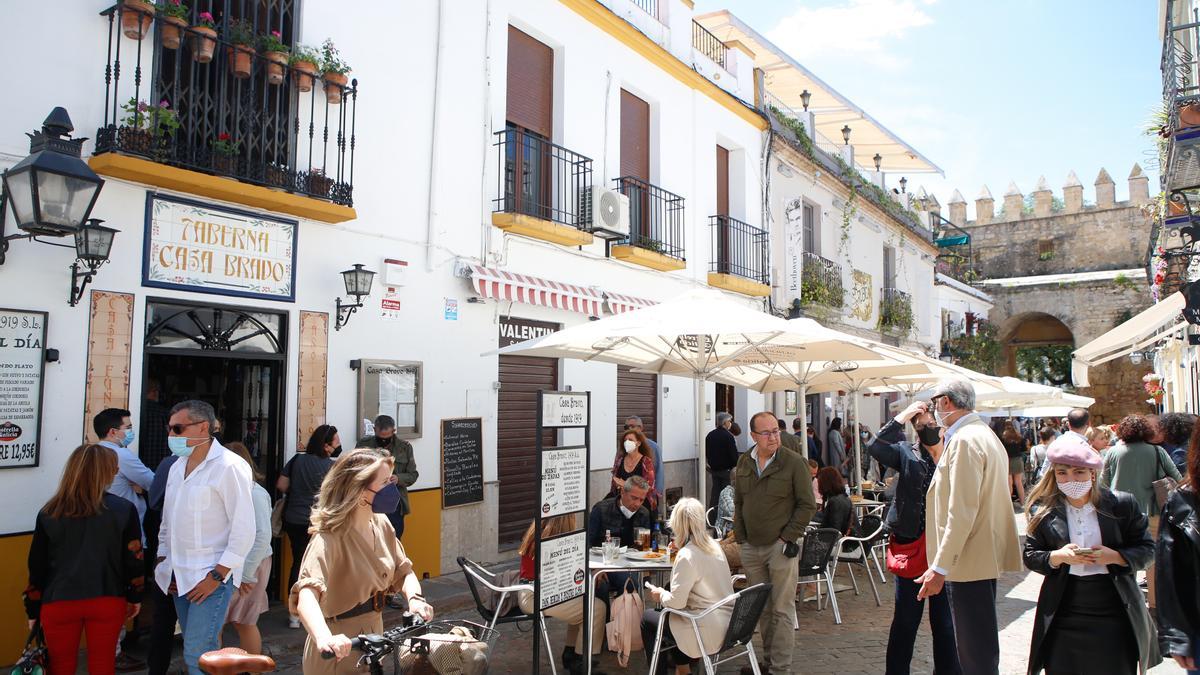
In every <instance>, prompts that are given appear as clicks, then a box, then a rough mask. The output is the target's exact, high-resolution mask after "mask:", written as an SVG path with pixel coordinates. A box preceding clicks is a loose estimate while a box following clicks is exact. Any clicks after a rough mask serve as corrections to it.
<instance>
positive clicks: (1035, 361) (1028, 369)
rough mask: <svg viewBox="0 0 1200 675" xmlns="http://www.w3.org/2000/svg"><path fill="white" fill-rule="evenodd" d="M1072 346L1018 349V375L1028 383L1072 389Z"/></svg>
mask: <svg viewBox="0 0 1200 675" xmlns="http://www.w3.org/2000/svg"><path fill="white" fill-rule="evenodd" d="M1072 351H1074V347H1073V346H1071V345H1043V346H1041V347H1021V348H1019V349H1017V375H1018V376H1019V377H1020V378H1021V379H1022V380H1026V381H1028V382H1038V383H1041V384H1049V385H1052V386H1055V387H1064V388H1067V389H1071V388H1072V384H1071V352H1072Z"/></svg>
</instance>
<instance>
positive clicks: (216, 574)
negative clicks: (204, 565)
mask: <svg viewBox="0 0 1200 675" xmlns="http://www.w3.org/2000/svg"><path fill="white" fill-rule="evenodd" d="M208 576H209V578H210V579H212V580H213V581H215V582H217V583H218V584H221V583H225V577H223V576H221V573H220V572H218V571H216V570H209V572H208Z"/></svg>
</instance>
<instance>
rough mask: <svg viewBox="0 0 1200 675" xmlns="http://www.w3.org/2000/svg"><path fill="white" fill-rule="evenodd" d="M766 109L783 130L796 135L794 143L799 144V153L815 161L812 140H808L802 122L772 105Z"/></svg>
mask: <svg viewBox="0 0 1200 675" xmlns="http://www.w3.org/2000/svg"><path fill="white" fill-rule="evenodd" d="M767 107H768V109H769V110H770V112H771V114H772V115H774V116H775V119H777V120H779V123H780V124H782V125H783V126H784V128H786V129H787V130H788V131H790V132H792V133H793V134H795V135H796V142H797V143H799V144H800V150H801V152H803V153H804V155H805V156H806V157H808V158H809V159H815V155H814V151H813V145H812V139H811V138H809V136H808V131H807V130H806V129H805V128H804V122H801V121H800V120H798V119H796V118H795V117H792V116H791V115H788V114H786V113H784V112H783V111H782V110H780V109H779V108H777V107H775V106H774V105H771V104H768V105H767Z"/></svg>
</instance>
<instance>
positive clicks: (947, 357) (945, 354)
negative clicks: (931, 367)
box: [938, 342, 954, 363]
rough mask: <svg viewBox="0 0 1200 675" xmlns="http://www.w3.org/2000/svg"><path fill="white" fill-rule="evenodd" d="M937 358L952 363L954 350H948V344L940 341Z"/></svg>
mask: <svg viewBox="0 0 1200 675" xmlns="http://www.w3.org/2000/svg"><path fill="white" fill-rule="evenodd" d="M938 360H939V361H942V362H943V363H954V352H952V351H950V345H948V344H946V343H945V342H943V343H942V352H941V353H940V354H938Z"/></svg>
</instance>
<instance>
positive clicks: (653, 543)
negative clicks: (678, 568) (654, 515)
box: [650, 523, 659, 553]
mask: <svg viewBox="0 0 1200 675" xmlns="http://www.w3.org/2000/svg"><path fill="white" fill-rule="evenodd" d="M658 540H659V527H658V523H654V531H653V532H651V533H650V550H651V551H654V552H655V553H658V545H659V541H658Z"/></svg>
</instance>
